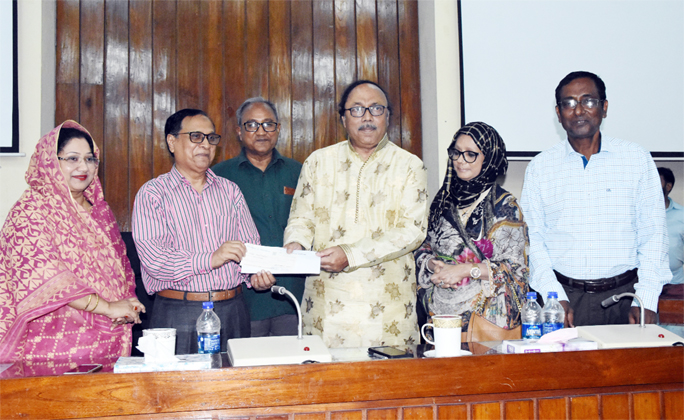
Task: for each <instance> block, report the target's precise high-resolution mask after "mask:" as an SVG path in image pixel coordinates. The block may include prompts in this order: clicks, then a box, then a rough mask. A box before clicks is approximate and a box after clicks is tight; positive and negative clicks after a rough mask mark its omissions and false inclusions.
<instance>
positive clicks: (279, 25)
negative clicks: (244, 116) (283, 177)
mask: <svg viewBox="0 0 684 420" xmlns="http://www.w3.org/2000/svg"><path fill="white" fill-rule="evenodd" d="M290 5H291V3H290V2H289V1H278V0H276V1H271V2H270V3H269V7H268V13H269V18H268V24H269V40H270V44H269V51H268V53H269V54H268V55H269V59H270V60H269V61H270V63H269V69H270V72H269V80H270V83H269V87H268V90H269V92H268V98H269V100H270V101H271V102H272V103H273V104H274V105H275V107H276V110H277V111H278V118H279V120H280V136H279V137H278V144H277V148H278V151H279V152H280V153H281V154H282V155H283V156H287V157H292V125H291V124H290V121H292V54H291V51H292V42H291V33H290V27H291V19H290Z"/></svg>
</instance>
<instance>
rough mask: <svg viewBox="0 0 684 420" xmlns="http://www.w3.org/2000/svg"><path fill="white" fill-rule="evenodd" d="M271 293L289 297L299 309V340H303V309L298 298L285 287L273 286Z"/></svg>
mask: <svg viewBox="0 0 684 420" xmlns="http://www.w3.org/2000/svg"><path fill="white" fill-rule="evenodd" d="M271 292H272V293H278V294H279V295H287V296H289V297H290V299H292V301H293V302H294V304H295V307H296V308H297V320H298V321H299V322H298V324H297V338H298V339H299V340H301V339H302V309H301V308H300V307H299V302H298V301H297V298H296V297H295V296H294V295H293V294H292V293H290V291H289V290H287V289H286V288H284V287H283V286H271Z"/></svg>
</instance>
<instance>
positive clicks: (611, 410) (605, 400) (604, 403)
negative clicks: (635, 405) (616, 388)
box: [601, 394, 630, 420]
mask: <svg viewBox="0 0 684 420" xmlns="http://www.w3.org/2000/svg"><path fill="white" fill-rule="evenodd" d="M601 418H602V419H604V420H624V419H628V418H630V415H629V395H627V394H613V395H604V396H602V397H601Z"/></svg>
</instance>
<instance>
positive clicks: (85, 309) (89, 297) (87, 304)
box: [83, 293, 93, 312]
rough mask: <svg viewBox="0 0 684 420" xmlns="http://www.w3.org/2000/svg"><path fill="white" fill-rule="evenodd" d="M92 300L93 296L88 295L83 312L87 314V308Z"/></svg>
mask: <svg viewBox="0 0 684 420" xmlns="http://www.w3.org/2000/svg"><path fill="white" fill-rule="evenodd" d="M91 300H93V294H92V293H91V294H90V295H88V303H86V306H85V308H83V310H84V311H86V312H88V306H90V301H91Z"/></svg>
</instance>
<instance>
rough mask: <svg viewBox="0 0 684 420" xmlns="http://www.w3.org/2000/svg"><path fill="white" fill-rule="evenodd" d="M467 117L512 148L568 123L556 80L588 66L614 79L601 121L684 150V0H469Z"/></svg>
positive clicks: (463, 7) (553, 134) (658, 148)
mask: <svg viewBox="0 0 684 420" xmlns="http://www.w3.org/2000/svg"><path fill="white" fill-rule="evenodd" d="M459 14H460V16H459V18H460V19H459V23H460V42H461V51H460V53H461V55H462V56H461V63H462V72H461V88H462V89H461V92H462V98H461V100H462V108H461V109H462V113H463V115H462V119H463V122H464V123H467V122H471V121H484V122H486V123H488V124H490V125H492V126H494V127H495V128H496V129H497V130H498V131H499V133H500V134H501V136H502V137H503V139H504V141H505V142H506V147H507V150H508V152H509V156H510V157H512V158H515V157H521V158H525V157H531V156H534V155H535V154H536V153H538V152H540V151H542V150H546V149H548V148H549V147H551V146H552V145H553V144H555V143H557V142H558V141H561V140H565V139H566V136H565V132H564V131H563V128H562V127H561V126H560V124H559V123H558V119H557V117H556V113H555V109H554V107H555V99H554V90H555V88H556V86H557V85H558V82H559V81H560V80H561V79H562V78H563V77H564V76H565V75H567V74H568V73H570V72H572V71H576V70H586V71H590V72H593V73H596V74H598V75H599V76H600V77H601V78H602V79H603V81H604V82H605V84H606V96H607V99H608V115H607V118H606V119H605V120H604V122H603V125H602V126H601V131H602V132H603V133H606V135H610V136H612V137H618V138H622V139H625V140H629V141H633V142H636V143H639V144H641V145H642V146H643V147H645V148H646V149H647V150H649V151H651V153H652V154H653V156H654V157H658V158H674V159H680V158H682V157H684V1H682V0H572V1H568V0H533V1H521V0H505V1H495V0H460V1H459Z"/></svg>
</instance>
